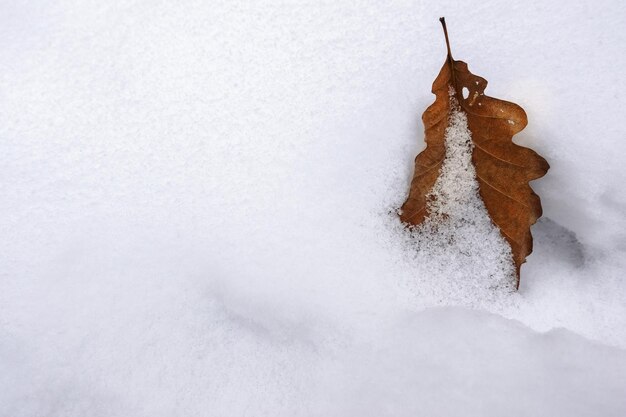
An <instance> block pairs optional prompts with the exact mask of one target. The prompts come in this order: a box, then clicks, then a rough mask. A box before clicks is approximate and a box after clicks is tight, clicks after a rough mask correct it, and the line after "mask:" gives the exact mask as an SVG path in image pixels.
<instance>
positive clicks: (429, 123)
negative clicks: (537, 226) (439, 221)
mask: <svg viewBox="0 0 626 417" xmlns="http://www.w3.org/2000/svg"><path fill="white" fill-rule="evenodd" d="M440 21H441V24H442V25H443V30H444V34H445V38H446V46H447V49H448V56H447V59H446V62H445V64H444V65H443V67H442V68H441V71H440V72H439V75H438V76H437V78H436V79H435V81H434V83H433V88H432V92H433V93H434V94H435V96H436V99H435V102H434V103H433V104H432V105H431V106H430V107H428V108H427V109H426V111H425V112H424V114H423V116H422V120H423V122H424V128H425V141H426V149H424V151H422V152H421V153H420V154H419V155H417V157H416V158H415V173H414V176H413V180H412V182H411V188H410V192H409V196H408V198H407V200H406V201H405V203H404V204H403V205H402V208H401V211H400V218H401V220H402V221H403V222H405V223H407V224H409V225H412V226H415V225H419V224H420V223H422V222H423V221H424V219H425V218H426V217H427V216H428V214H429V212H428V207H429V205H428V204H427V203H428V198H432V197H431V196H430V194H429V192H430V191H431V189H432V188H433V185H434V184H435V181H436V180H437V177H438V176H439V169H440V167H441V165H442V163H443V160H444V158H445V155H446V148H445V142H444V133H445V130H446V127H447V125H448V116H449V114H450V111H451V102H450V101H451V99H450V95H449V90H450V87H452V88H453V89H454V92H455V96H456V99H457V101H458V103H459V104H460V107H461V110H462V111H463V112H465V114H466V115H467V122H468V127H469V130H470V132H471V136H472V142H473V151H472V163H473V165H474V167H475V169H476V179H477V181H478V185H479V194H480V197H481V199H482V200H483V202H484V203H485V207H486V208H487V212H488V213H489V216H490V218H491V220H492V221H493V223H494V224H495V225H496V226H497V227H498V228H499V229H500V232H501V233H502V235H503V236H504V238H505V239H506V241H507V242H508V243H509V245H510V246H511V251H512V254H513V262H514V264H515V268H516V278H517V286H518V287H519V279H520V267H521V265H522V263H524V262H525V260H526V257H527V256H528V255H529V254H530V253H531V252H532V235H531V233H530V226H531V225H532V224H534V223H535V222H536V221H537V219H538V218H539V217H541V214H542V210H541V201H540V200H539V197H538V196H537V194H535V193H534V192H533V190H532V188H531V187H530V185H529V184H528V182H529V181H531V180H534V179H537V178H540V177H542V176H544V175H545V174H546V172H547V171H548V169H549V165H548V163H547V162H546V160H545V159H543V158H542V157H541V156H539V155H538V154H537V153H536V152H535V151H533V150H531V149H528V148H525V147H523V146H519V145H516V144H515V143H513V139H512V137H513V135H515V134H516V133H518V132H519V131H521V130H522V129H524V127H525V126H526V124H527V118H526V113H525V112H524V110H523V109H522V108H521V107H520V106H518V105H517V104H514V103H511V102H508V101H504V100H498V99H496V98H493V97H489V96H486V95H485V94H484V90H485V87H486V86H487V80H485V79H484V78H482V77H479V76H477V75H474V74H472V73H471V72H470V71H469V70H468V67H467V64H466V63H465V62H463V61H456V60H454V59H453V58H452V54H451V52H450V42H449V39H448V31H447V28H446V24H445V20H444V18H441V19H440Z"/></svg>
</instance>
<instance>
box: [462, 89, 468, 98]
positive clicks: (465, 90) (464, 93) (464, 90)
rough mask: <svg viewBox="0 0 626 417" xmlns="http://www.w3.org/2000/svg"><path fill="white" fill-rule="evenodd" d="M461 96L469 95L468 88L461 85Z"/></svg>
mask: <svg viewBox="0 0 626 417" xmlns="http://www.w3.org/2000/svg"><path fill="white" fill-rule="evenodd" d="M462 93H463V98H467V96H469V90H468V89H467V87H463V91H462Z"/></svg>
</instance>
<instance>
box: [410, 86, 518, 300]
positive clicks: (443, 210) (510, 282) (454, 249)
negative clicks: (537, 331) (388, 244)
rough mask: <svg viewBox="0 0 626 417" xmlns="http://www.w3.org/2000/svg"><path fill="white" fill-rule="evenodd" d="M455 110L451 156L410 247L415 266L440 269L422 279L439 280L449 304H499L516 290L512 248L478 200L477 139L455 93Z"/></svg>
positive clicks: (416, 284) (415, 283)
mask: <svg viewBox="0 0 626 417" xmlns="http://www.w3.org/2000/svg"><path fill="white" fill-rule="evenodd" d="M450 109H451V112H450V116H449V117H448V120H447V127H446V130H445V133H444V143H445V147H446V156H445V158H444V159H443V162H442V164H441V168H440V169H439V177H438V178H437V180H436V181H435V184H434V185H433V188H432V190H431V191H430V193H429V194H428V203H427V211H428V216H427V217H426V219H425V220H424V223H422V224H420V225H419V226H417V227H413V228H411V229H412V230H411V232H410V234H411V237H410V240H409V241H408V242H407V246H408V247H412V248H414V249H415V251H416V252H415V259H414V260H413V261H412V262H413V263H414V264H417V265H432V266H434V267H435V268H436V269H435V270H430V271H428V272H423V273H421V274H419V276H428V277H432V276H437V277H439V278H438V279H439V280H440V282H439V283H438V285H437V286H438V288H440V289H441V288H447V289H452V291H448V292H447V294H445V298H446V299H447V300H448V301H452V300H455V301H456V302H460V301H461V300H465V301H469V302H470V303H476V302H481V301H483V300H485V299H490V300H493V299H494V298H495V299H498V298H501V297H502V296H505V295H507V293H510V292H512V291H513V290H514V289H515V287H516V277H515V266H514V264H513V255H512V253H511V247H510V246H509V244H508V243H507V242H506V240H505V239H504V237H503V236H502V235H501V234H500V230H499V229H498V228H497V227H496V226H495V225H494V224H493V223H492V222H491V219H490V217H489V214H488V213H487V208H486V207H485V204H484V203H483V201H482V200H481V198H480V196H479V195H478V180H477V179H476V170H475V168H474V165H473V164H472V151H473V148H474V147H473V144H472V135H471V132H470V130H469V128H468V126H467V115H466V114H465V112H463V111H462V110H461V108H460V106H459V103H458V101H457V99H456V97H455V91H454V88H452V87H450ZM441 281H445V282H446V284H447V285H445V286H444V284H443V282H441ZM408 284H409V285H410V287H412V288H413V289H414V290H417V291H419V289H420V288H423V287H429V285H428V283H424V282H420V281H419V280H416V279H415V278H410V281H409V282H408ZM410 287H409V288H410ZM468 294H471V295H470V296H469V297H468Z"/></svg>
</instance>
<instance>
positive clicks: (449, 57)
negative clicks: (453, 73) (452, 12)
mask: <svg viewBox="0 0 626 417" xmlns="http://www.w3.org/2000/svg"><path fill="white" fill-rule="evenodd" d="M439 21H440V22H441V26H443V34H444V35H445V36H446V48H448V59H450V60H452V51H451V50H450V39H448V28H447V27H446V18H445V17H440V18H439Z"/></svg>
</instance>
